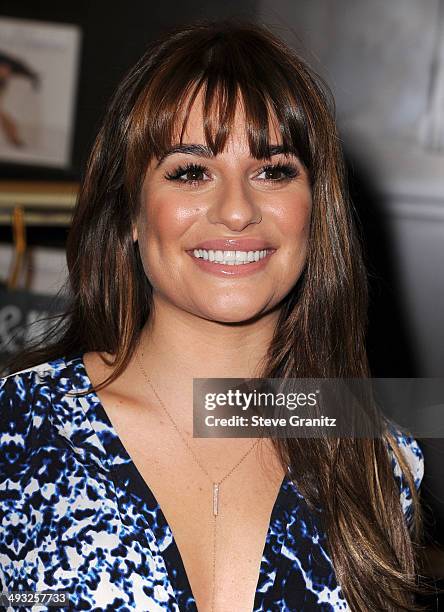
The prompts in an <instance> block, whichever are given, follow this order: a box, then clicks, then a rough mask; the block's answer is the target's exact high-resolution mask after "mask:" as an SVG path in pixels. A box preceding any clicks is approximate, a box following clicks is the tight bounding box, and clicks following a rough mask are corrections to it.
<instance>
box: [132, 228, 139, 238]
mask: <svg viewBox="0 0 444 612" xmlns="http://www.w3.org/2000/svg"><path fill="white" fill-rule="evenodd" d="M138 239H139V235H138V233H137V227H136V226H135V225H133V242H137V240H138Z"/></svg>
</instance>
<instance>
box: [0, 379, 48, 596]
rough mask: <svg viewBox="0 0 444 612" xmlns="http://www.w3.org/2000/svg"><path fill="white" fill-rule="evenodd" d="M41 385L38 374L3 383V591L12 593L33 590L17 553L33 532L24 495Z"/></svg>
mask: <svg viewBox="0 0 444 612" xmlns="http://www.w3.org/2000/svg"><path fill="white" fill-rule="evenodd" d="M39 382H40V379H39V377H38V375H37V374H36V373H35V372H22V373H17V374H11V375H10V376H7V377H5V378H1V379H0V525H1V529H0V590H10V588H9V587H11V586H14V585H17V584H20V585H21V587H20V588H22V587H23V588H24V587H26V586H28V587H29V586H31V585H30V584H29V583H28V581H27V580H26V579H24V577H25V576H26V572H27V569H26V557H25V555H24V553H23V558H21V557H20V555H19V554H18V551H19V550H20V551H23V548H24V547H25V548H26V546H27V544H26V538H27V529H28V527H29V528H31V529H32V525H29V523H28V518H27V516H28V515H27V503H28V502H29V496H30V495H31V493H29V492H27V493H26V494H25V492H24V485H25V483H26V482H27V481H28V480H29V477H30V472H31V471H32V461H31V459H30V456H31V454H32V453H31V446H32V444H31V443H32V438H33V436H34V432H35V425H36V424H38V423H36V419H40V418H41V417H40V416H36V414H35V411H36V407H38V405H39V401H40V400H39V396H38V393H37V390H38V383H39ZM39 443H40V441H39V440H36V441H34V444H36V445H38V444H39ZM31 552H32V551H31ZM21 554H22V553H21ZM19 557H20V559H21V560H18V559H19ZM19 567H20V568H22V569H21V570H20V571H22V574H20V571H19V569H18V568H19ZM17 572H18V573H17Z"/></svg>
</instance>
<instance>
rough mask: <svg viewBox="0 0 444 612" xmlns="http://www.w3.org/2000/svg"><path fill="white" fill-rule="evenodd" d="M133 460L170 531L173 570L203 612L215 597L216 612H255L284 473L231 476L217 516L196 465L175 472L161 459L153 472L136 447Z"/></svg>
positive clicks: (248, 472) (208, 484)
mask: <svg viewBox="0 0 444 612" xmlns="http://www.w3.org/2000/svg"><path fill="white" fill-rule="evenodd" d="M129 446H131V444H129ZM128 450H129V449H128ZM132 458H133V462H134V464H135V466H136V467H137V470H138V472H139V474H140V476H141V477H142V478H143V480H144V481H145V483H147V484H148V485H149V488H150V490H151V492H152V494H153V495H154V496H155V499H156V500H157V503H158V504H159V506H160V508H161V512H162V515H163V517H164V520H165V522H166V523H167V525H168V528H169V529H170V530H171V532H172V536H173V540H174V541H173V543H172V551H173V553H172V554H173V555H174V556H175V565H176V566H177V567H179V571H182V572H183V574H184V580H185V581H186V582H188V584H189V587H190V589H191V591H192V594H193V596H194V598H195V600H196V604H197V608H198V610H199V612H211V610H213V607H212V606H213V596H214V610H216V611H217V610H219V611H220V610H228V609H230V610H236V611H238V612H244V611H245V612H251V610H253V604H254V598H255V594H256V589H257V586H258V579H259V573H260V568H261V562H262V557H263V553H264V547H265V542H266V537H267V533H268V529H269V525H270V518H271V515H272V512H273V509H274V507H275V503H276V499H277V497H278V494H279V490H280V487H281V484H282V478H283V470H282V469H277V468H275V470H274V471H273V472H272V473H271V474H270V469H268V470H267V473H266V474H265V473H262V471H261V470H260V469H259V468H258V467H257V466H256V468H255V471H254V472H253V471H252V469H251V467H247V469H244V470H242V471H240V472H239V473H238V474H236V475H235V473H234V472H233V474H232V475H231V477H230V478H227V479H226V480H225V481H223V482H222V483H221V484H220V485H219V492H218V514H217V515H216V516H215V515H214V513H213V502H214V491H213V485H212V482H211V481H210V480H209V479H208V478H206V477H205V475H204V474H202V473H201V472H200V470H199V469H198V468H197V469H196V465H195V464H194V465H193V464H192V463H190V462H189V461H187V460H185V459H184V458H182V461H181V463H180V465H179V466H176V468H175V469H174V468H173V469H172V466H171V465H168V461H167V462H166V463H167V465H166V466H165V465H162V461H159V460H157V464H156V469H155V470H153V464H152V462H150V461H148V462H147V461H146V457H145V459H143V458H142V457H140V456H139V454H138V452H137V450H136V449H135V448H133V450H132Z"/></svg>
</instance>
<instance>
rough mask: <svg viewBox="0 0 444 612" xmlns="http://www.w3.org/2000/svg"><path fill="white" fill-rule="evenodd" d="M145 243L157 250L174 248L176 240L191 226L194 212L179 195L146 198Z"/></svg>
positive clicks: (176, 243)
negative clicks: (154, 246)
mask: <svg viewBox="0 0 444 612" xmlns="http://www.w3.org/2000/svg"><path fill="white" fill-rule="evenodd" d="M144 211H145V219H146V223H145V227H146V232H145V233H146V235H147V241H148V242H149V243H150V245H151V244H152V245H156V247H157V249H158V250H161V251H163V250H165V249H167V248H168V247H173V248H174V247H176V248H177V245H178V242H177V241H178V239H179V238H180V237H181V236H182V235H183V234H184V232H185V231H186V230H187V229H188V227H189V226H190V225H191V224H192V221H193V217H194V215H195V210H194V208H193V207H192V206H188V205H187V204H186V202H184V198H183V196H180V194H177V195H176V194H170V195H169V196H168V197H166V196H163V197H162V195H158V196H157V197H156V198H147V200H146V204H145V209H144Z"/></svg>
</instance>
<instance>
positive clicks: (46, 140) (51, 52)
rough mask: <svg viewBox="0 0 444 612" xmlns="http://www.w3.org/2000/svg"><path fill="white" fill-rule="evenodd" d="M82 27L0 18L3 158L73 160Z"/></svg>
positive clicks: (48, 162) (43, 162)
mask: <svg viewBox="0 0 444 612" xmlns="http://www.w3.org/2000/svg"><path fill="white" fill-rule="evenodd" d="M80 42H81V31H80V28H79V27H78V26H76V25H71V24H56V23H49V22H43V21H31V20H25V19H16V18H10V17H2V16H0V162H2V163H11V164H18V165H21V164H29V165H33V166H45V167H48V168H60V169H64V168H69V166H70V164H71V149H72V136H73V130H74V125H73V123H74V111H75V100H76V93H77V92H76V90H77V80H78V70H79V56H80Z"/></svg>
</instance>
